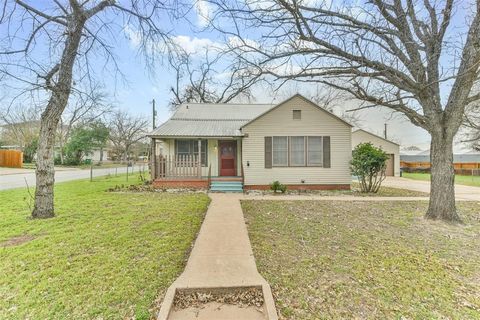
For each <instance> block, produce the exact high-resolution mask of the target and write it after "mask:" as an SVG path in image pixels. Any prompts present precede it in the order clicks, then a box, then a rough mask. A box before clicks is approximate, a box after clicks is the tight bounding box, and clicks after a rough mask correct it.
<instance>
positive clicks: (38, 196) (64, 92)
mask: <svg viewBox="0 0 480 320" xmlns="http://www.w3.org/2000/svg"><path fill="white" fill-rule="evenodd" d="M71 19H72V20H70V21H69V23H68V27H67V39H66V42H65V48H64V50H63V53H62V58H61V61H60V63H59V64H58V65H57V66H56V67H54V68H53V69H52V71H50V73H49V74H48V75H47V77H46V82H47V84H46V85H47V88H49V89H50V90H51V91H52V95H51V96H50V100H49V101H48V104H47V107H46V108H45V111H44V112H43V113H42V118H41V122H40V136H39V142H38V151H37V169H36V172H35V173H36V179H37V180H36V190H35V205H34V208H33V211H32V218H50V217H53V216H54V215H55V213H54V204H53V199H54V195H53V186H54V183H55V170H54V158H53V148H54V146H55V132H56V130H57V126H58V123H59V122H60V117H61V116H62V113H63V111H64V110H65V107H66V106H67V102H68V98H69V97H70V92H71V86H72V70H73V65H74V63H75V58H76V56H77V52H78V47H79V44H80V40H81V38H82V30H83V27H84V25H85V17H84V16H75V15H74V16H72V17H71ZM57 73H58V78H57V80H56V83H55V84H52V82H53V81H52V78H53V76H54V75H56V74H57Z"/></svg>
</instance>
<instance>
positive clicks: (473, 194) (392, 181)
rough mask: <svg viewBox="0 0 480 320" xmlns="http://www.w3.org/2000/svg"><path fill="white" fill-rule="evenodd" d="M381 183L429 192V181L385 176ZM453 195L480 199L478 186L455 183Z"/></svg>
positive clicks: (460, 197)
mask: <svg viewBox="0 0 480 320" xmlns="http://www.w3.org/2000/svg"><path fill="white" fill-rule="evenodd" d="M382 185H383V186H385V187H392V188H400V189H408V190H413V191H421V192H430V181H422V180H413V179H406V178H400V177H387V178H386V179H385V181H383V183H382ZM455 197H456V198H457V200H470V201H480V188H479V187H471V186H463V185H459V184H457V185H455Z"/></svg>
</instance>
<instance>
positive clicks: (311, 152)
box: [307, 137, 323, 166]
mask: <svg viewBox="0 0 480 320" xmlns="http://www.w3.org/2000/svg"><path fill="white" fill-rule="evenodd" d="M307 150H308V151H307V154H308V156H307V157H308V161H307V164H308V165H309V166H323V139H322V137H308V139H307Z"/></svg>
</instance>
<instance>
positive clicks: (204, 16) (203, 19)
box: [195, 0, 212, 27]
mask: <svg viewBox="0 0 480 320" xmlns="http://www.w3.org/2000/svg"><path fill="white" fill-rule="evenodd" d="M195 10H196V12H197V23H198V25H199V26H200V27H206V26H207V25H208V23H209V22H210V17H211V12H212V7H211V6H210V5H209V4H208V2H207V1H205V0H196V1H195Z"/></svg>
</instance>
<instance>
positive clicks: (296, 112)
mask: <svg viewBox="0 0 480 320" xmlns="http://www.w3.org/2000/svg"><path fill="white" fill-rule="evenodd" d="M301 119H302V110H293V120H301Z"/></svg>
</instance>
